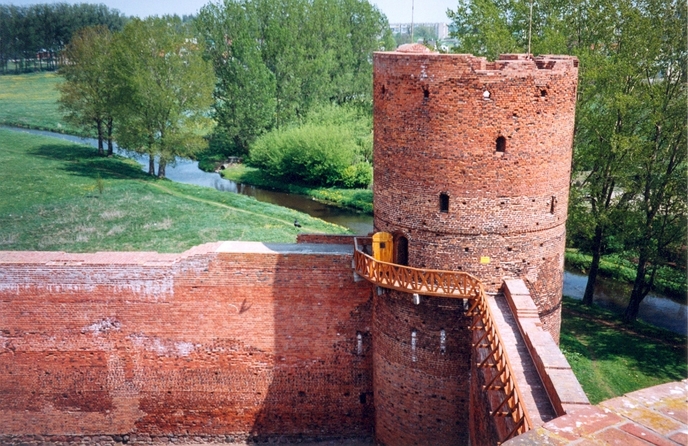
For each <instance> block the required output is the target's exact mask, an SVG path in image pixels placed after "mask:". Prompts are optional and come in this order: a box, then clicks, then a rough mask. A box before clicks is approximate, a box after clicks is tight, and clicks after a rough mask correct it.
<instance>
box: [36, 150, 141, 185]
mask: <svg viewBox="0 0 688 446" xmlns="http://www.w3.org/2000/svg"><path fill="white" fill-rule="evenodd" d="M29 154H30V155H33V156H37V157H41V158H45V159H52V160H55V161H62V162H63V163H64V167H63V168H62V170H64V171H65V172H68V173H70V174H73V175H79V176H82V177H87V178H94V179H95V178H102V179H104V180H106V179H136V180H150V179H152V177H151V176H150V175H148V174H147V173H145V172H144V171H143V170H141V166H140V165H139V164H138V163H137V162H135V161H132V160H128V159H125V158H121V157H118V156H114V157H112V158H107V157H104V156H100V155H98V152H97V151H96V149H93V148H90V147H84V146H81V145H76V144H74V145H67V144H43V145H40V146H38V147H36V148H34V149H33V150H31V151H29Z"/></svg>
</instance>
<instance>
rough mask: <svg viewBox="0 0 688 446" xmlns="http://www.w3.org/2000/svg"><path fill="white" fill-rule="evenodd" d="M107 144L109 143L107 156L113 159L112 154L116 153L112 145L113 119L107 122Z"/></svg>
mask: <svg viewBox="0 0 688 446" xmlns="http://www.w3.org/2000/svg"><path fill="white" fill-rule="evenodd" d="M107 142H108V151H107V156H108V157H111V156H112V153H113V151H114V147H113V144H112V118H108V120H107Z"/></svg>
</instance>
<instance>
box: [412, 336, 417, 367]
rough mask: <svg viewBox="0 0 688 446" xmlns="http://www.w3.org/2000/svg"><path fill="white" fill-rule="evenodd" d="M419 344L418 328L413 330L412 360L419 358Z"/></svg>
mask: <svg viewBox="0 0 688 446" xmlns="http://www.w3.org/2000/svg"><path fill="white" fill-rule="evenodd" d="M417 344H418V334H417V333H416V330H413V331H412V332H411V360H412V361H413V362H416V361H417V360H418V358H417V357H416V346H417Z"/></svg>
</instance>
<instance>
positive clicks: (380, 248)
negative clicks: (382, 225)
mask: <svg viewBox="0 0 688 446" xmlns="http://www.w3.org/2000/svg"><path fill="white" fill-rule="evenodd" d="M393 241H394V237H392V234H390V233H388V232H376V233H375V234H373V257H374V258H375V260H379V261H381V262H388V263H392V262H393V261H394V246H393Z"/></svg>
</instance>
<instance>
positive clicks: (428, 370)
mask: <svg viewBox="0 0 688 446" xmlns="http://www.w3.org/2000/svg"><path fill="white" fill-rule="evenodd" d="M467 326H468V320H467V319H466V318H465V316H464V309H463V300H461V299H443V298H433V297H424V298H423V299H422V300H421V303H420V304H419V305H414V304H413V302H412V300H411V296H410V295H409V294H405V293H400V292H396V291H389V290H385V291H384V292H383V293H382V294H381V295H378V294H377V293H375V295H374V297H373V362H374V364H375V366H374V389H375V415H376V420H375V436H376V438H377V440H378V441H380V442H381V443H383V444H386V445H390V446H391V445H428V444H437V445H440V444H441V445H453V444H457V445H465V444H466V443H467V439H468V403H469V386H468V385H469V371H470V343H468V342H466V340H467V339H468V337H467V334H466V333H467V331H468V330H467ZM442 330H444V333H445V336H444V341H442V334H441V332H442ZM414 333H415V336H414Z"/></svg>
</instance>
